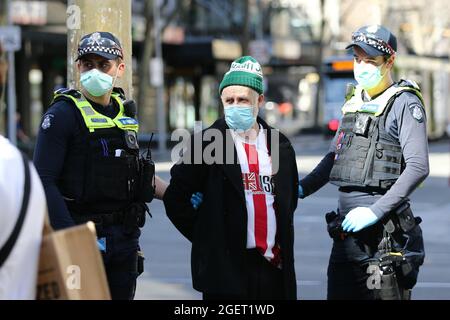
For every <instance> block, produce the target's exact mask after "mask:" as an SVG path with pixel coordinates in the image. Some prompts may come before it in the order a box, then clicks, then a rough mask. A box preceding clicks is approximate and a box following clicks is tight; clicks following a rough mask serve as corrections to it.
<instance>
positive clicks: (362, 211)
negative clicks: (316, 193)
mask: <svg viewBox="0 0 450 320" xmlns="http://www.w3.org/2000/svg"><path fill="white" fill-rule="evenodd" d="M377 221H378V217H377V216H376V215H375V213H373V211H372V210H371V209H370V208H366V207H357V208H355V209H353V210H351V211H350V212H349V213H348V214H347V215H346V216H345V219H344V221H343V222H342V229H343V230H344V231H345V232H358V231H360V230H362V229H364V228H367V227H368V226H371V225H373V224H374V223H375V222H377Z"/></svg>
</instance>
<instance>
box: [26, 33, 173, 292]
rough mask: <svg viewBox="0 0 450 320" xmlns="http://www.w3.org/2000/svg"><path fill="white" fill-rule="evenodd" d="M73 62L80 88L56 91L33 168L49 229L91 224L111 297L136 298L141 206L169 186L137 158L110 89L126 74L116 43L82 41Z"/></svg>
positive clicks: (119, 100)
mask: <svg viewBox="0 0 450 320" xmlns="http://www.w3.org/2000/svg"><path fill="white" fill-rule="evenodd" d="M76 61H77V68H78V70H79V71H80V83H81V89H80V90H74V89H60V90H58V91H56V92H55V95H54V100H53V102H52V104H51V106H50V108H49V109H48V111H47V112H46V114H45V115H44V117H43V120H42V124H41V128H40V130H39V134H38V138H37V144H36V149H35V155H34V162H35V165H36V168H37V170H38V172H39V175H40V177H41V179H42V182H43V185H44V188H45V193H46V197H47V202H48V208H49V216H50V221H51V224H52V226H53V227H54V228H55V229H62V228H67V227H71V226H74V225H76V224H80V223H85V222H87V221H94V222H95V223H96V226H97V236H98V245H99V248H100V250H102V255H103V260H104V264H105V269H106V274H107V278H108V282H109V287H110V291H111V295H112V298H113V299H133V297H134V293H135V287H136V279H137V277H138V275H139V274H140V273H142V271H143V256H142V254H141V252H140V248H139V236H140V227H142V226H143V225H144V222H145V216H146V211H147V210H148V208H147V206H146V203H147V202H150V201H151V200H152V198H153V195H155V196H156V197H157V198H161V197H162V195H163V193H164V190H165V188H166V183H165V182H164V181H162V180H160V179H158V178H156V181H155V178H154V176H153V174H152V171H153V172H154V170H152V168H148V166H149V163H148V161H147V162H146V161H145V158H142V157H140V156H139V146H138V142H137V132H138V128H139V124H138V121H137V120H136V119H135V113H136V112H135V110H134V109H135V108H133V107H131V108H130V105H131V106H132V103H131V104H130V103H128V102H129V101H125V97H124V94H123V91H122V90H121V89H119V88H115V87H114V84H115V83H116V80H117V78H120V77H122V75H123V73H124V71H125V63H124V61H123V51H122V47H121V45H120V43H119V40H118V39H117V38H116V37H115V36H114V35H112V34H111V33H109V32H94V33H91V34H88V35H85V36H84V37H83V38H82V39H81V41H80V43H79V47H78V57H77V59H76ZM154 191H155V192H154ZM80 249H81V248H80Z"/></svg>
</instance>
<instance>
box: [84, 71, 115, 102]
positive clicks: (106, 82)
mask: <svg viewBox="0 0 450 320" xmlns="http://www.w3.org/2000/svg"><path fill="white" fill-rule="evenodd" d="M113 82H114V81H113V77H111V76H110V75H109V74H106V73H103V72H101V71H99V70H97V69H95V68H94V69H92V70H89V71H86V72H83V73H82V74H81V76H80V83H81V85H82V86H83V88H85V89H86V91H87V92H89V94H90V95H92V96H94V97H100V96H103V95H104V94H106V93H107V92H108V91H110V90H111V89H112V87H113Z"/></svg>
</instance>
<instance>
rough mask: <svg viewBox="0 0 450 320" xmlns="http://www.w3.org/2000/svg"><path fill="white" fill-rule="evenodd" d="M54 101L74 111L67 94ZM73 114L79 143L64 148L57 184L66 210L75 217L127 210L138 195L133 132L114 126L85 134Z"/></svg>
mask: <svg viewBox="0 0 450 320" xmlns="http://www.w3.org/2000/svg"><path fill="white" fill-rule="evenodd" d="M70 94H77V92H76V91H75V92H71V93H70ZM77 97H78V95H77ZM58 99H64V100H65V101H67V102H68V104H71V105H73V107H74V108H76V106H75V103H74V101H73V100H72V99H70V98H68V97H67V93H66V94H65V96H64V95H63V96H61V95H60V96H59V97H57V98H56V99H55V101H57V100H58ZM120 108H121V111H120V112H123V110H122V105H120ZM120 112H119V115H120ZM76 114H77V118H78V120H79V122H80V126H81V128H82V134H81V136H80V137H76V139H77V140H78V142H80V141H81V143H77V146H76V147H74V148H68V151H67V156H66V160H65V162H64V166H63V170H62V175H61V177H60V179H59V182H58V187H59V189H60V191H61V193H62V195H63V197H64V198H65V200H66V203H67V205H68V208H69V210H70V211H71V212H75V213H78V214H93V213H94V214H95V213H108V212H113V211H120V210H122V209H124V208H126V207H128V206H129V205H130V204H131V203H133V202H134V201H135V200H136V198H137V193H138V191H139V190H138V187H139V186H138V183H139V171H140V168H139V167H140V164H139V147H138V144H137V137H136V132H135V131H131V130H124V129H123V128H119V127H117V126H114V127H111V128H101V129H99V128H97V129H95V130H89V128H88V126H87V124H86V123H85V122H86V120H85V119H83V116H82V115H81V113H80V112H76ZM102 117H105V116H102ZM121 119H129V118H127V117H124V118H121ZM128 121H129V120H128ZM136 123H137V122H136Z"/></svg>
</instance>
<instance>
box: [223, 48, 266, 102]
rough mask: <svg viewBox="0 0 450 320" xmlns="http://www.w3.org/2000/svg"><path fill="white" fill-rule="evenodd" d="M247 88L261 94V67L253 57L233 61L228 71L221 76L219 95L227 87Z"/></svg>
mask: <svg viewBox="0 0 450 320" xmlns="http://www.w3.org/2000/svg"><path fill="white" fill-rule="evenodd" d="M235 85H238V86H244V87H249V88H252V89H253V90H255V91H256V92H258V93H259V94H262V93H263V74H262V68H261V65H260V64H259V63H258V61H256V60H255V59H254V58H253V57H250V56H244V57H240V58H238V59H236V60H234V61H233V63H232V64H231V68H230V70H229V71H228V72H227V73H225V75H224V76H223V79H222V82H221V83H220V86H219V94H222V91H223V89H224V88H225V87H228V86H235Z"/></svg>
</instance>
